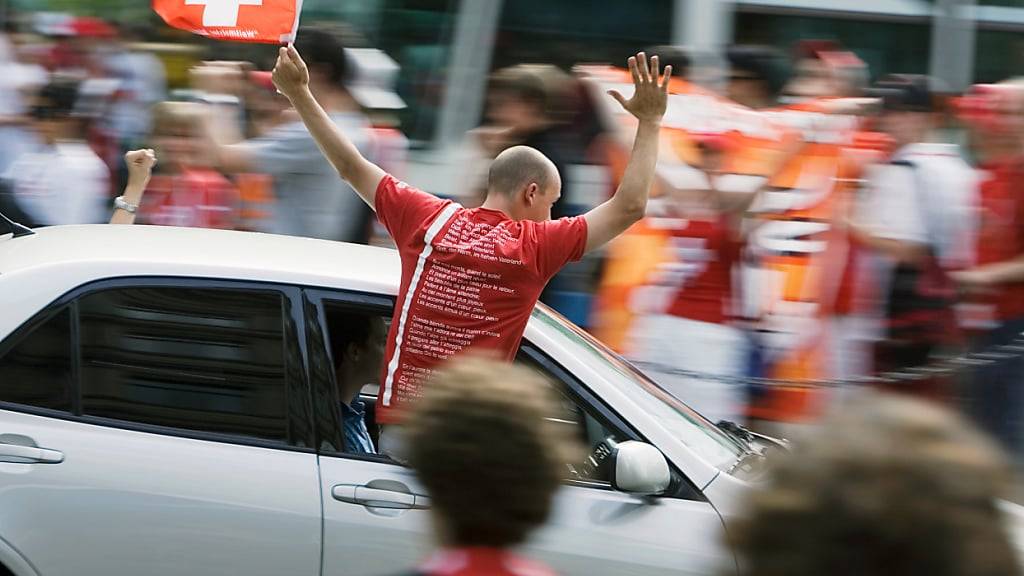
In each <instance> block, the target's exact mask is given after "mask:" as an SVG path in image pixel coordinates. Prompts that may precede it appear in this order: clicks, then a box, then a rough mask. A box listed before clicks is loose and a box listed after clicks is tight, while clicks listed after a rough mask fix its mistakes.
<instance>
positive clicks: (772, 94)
mask: <svg viewBox="0 0 1024 576" xmlns="http://www.w3.org/2000/svg"><path fill="white" fill-rule="evenodd" d="M725 57H726V60H728V62H729V77H728V82H727V83H726V87H725V96H726V97H727V98H729V99H730V100H732V101H733V102H736V103H738V104H742V105H743V106H746V107H748V108H752V109H754V110H761V109H764V108H772V107H774V106H776V105H777V104H778V97H779V93H780V92H781V90H782V88H783V83H784V82H785V76H784V72H783V70H782V55H781V54H779V52H778V51H777V50H775V49H774V48H770V47H767V46H742V45H740V46H731V47H729V48H728V49H727V50H726V52H725Z"/></svg>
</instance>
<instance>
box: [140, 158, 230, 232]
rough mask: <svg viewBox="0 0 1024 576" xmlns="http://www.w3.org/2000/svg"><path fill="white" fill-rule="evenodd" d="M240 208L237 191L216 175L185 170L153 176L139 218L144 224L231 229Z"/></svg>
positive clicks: (210, 171)
mask: <svg viewBox="0 0 1024 576" xmlns="http://www.w3.org/2000/svg"><path fill="white" fill-rule="evenodd" d="M240 205H241V201H240V198H239V194H238V190H237V189H236V188H235V187H234V185H232V184H231V182H230V181H229V180H228V179H227V178H225V177H224V176H223V175H221V174H220V173H219V172H217V171H215V170H210V169H207V168H188V169H185V170H182V171H181V172H180V173H178V174H173V175H156V176H153V178H152V179H151V180H150V182H149V186H148V187H147V188H146V195H145V197H144V199H143V201H142V206H140V207H139V216H140V220H141V221H142V222H145V223H146V224H156V225H159V226H188V227H192V228H222V229H228V230H230V229H234V228H236V227H237V225H238V223H239V216H240V212H239V210H240Z"/></svg>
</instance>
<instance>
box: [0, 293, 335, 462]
mask: <svg viewBox="0 0 1024 576" xmlns="http://www.w3.org/2000/svg"><path fill="white" fill-rule="evenodd" d="M126 288H172V289H173V288H192V289H209V290H217V289H220V290H261V291H271V292H277V293H279V294H280V295H281V297H282V305H283V306H284V310H283V312H284V316H283V317H282V322H283V326H282V328H283V331H284V345H285V347H286V349H285V359H286V364H285V387H286V390H285V394H286V396H287V398H288V399H289V404H290V405H293V406H298V407H299V408H298V409H294V408H293V409H290V410H286V412H285V425H286V433H287V436H288V439H287V440H285V441H277V440H267V439H262V438H254V437H247V436H241V435H232V434H223V433H218V432H204V431H198V430H189V429H186V428H175V427H171V426H161V425H157V424H146V423H143V422H134V421H131V420H121V419H117V418H109V417H104V416H90V415H87V414H83V413H82V383H81V361H82V356H81V342H80V330H79V322H80V319H79V313H78V300H79V299H80V298H83V297H85V296H88V295H90V294H93V293H97V292H103V291H108V290H114V289H126ZM301 291H302V288H300V287H299V286H294V285H288V284H281V283H276V282H261V281H251V280H233V279H219V278H198V277H193V276H122V277H117V278H104V279H99V280H93V281H90V282H87V283H85V284H82V285H79V286H77V287H75V288H72V289H71V290H69V291H67V292H65V293H64V294H62V295H61V296H60V297H58V298H57V299H55V300H54V301H52V302H50V303H49V304H47V305H46V306H45V307H44V308H42V309H41V310H39V311H38V312H36V313H35V314H34V315H33V316H32V317H31V318H29V319H28V320H27V321H26V322H24V323H23V324H22V325H21V326H19V327H17V328H15V329H14V330H13V331H12V332H11V333H10V334H8V335H7V337H6V338H4V340H3V341H2V342H0V357H3V356H4V355H6V354H7V353H8V352H9V351H10V350H11V349H12V348H13V347H15V346H17V345H18V344H19V343H21V342H22V341H23V340H24V338H25V337H26V336H27V335H29V334H31V333H32V332H34V331H35V329H36V328H38V327H39V326H41V325H42V324H43V323H45V322H47V321H49V320H50V319H51V318H53V317H54V316H55V315H56V314H59V313H60V312H61V311H62V310H64V309H65V308H66V307H68V308H70V309H71V318H72V319H71V329H70V333H69V334H68V338H69V339H70V340H71V350H72V359H71V362H72V367H71V382H70V386H71V390H70V392H71V411H70V412H67V411H63V410H52V409H48V408H39V407H36V406H30V405H26V404H18V403H15V402H5V401H0V411H4V410H5V411H11V412H19V413H24V414H32V415H36V416H44V417H48V418H55V419H59V420H65V421H69V422H76V423H81V424H90V425H94V426H103V427H106V428H115V429H120V430H127V431H132V432H142V433H148V434H159V435H162V436H173V437H178V438H187V439H191V440H202V441H210V442H219V443H223V444H236V445H241V446H252V447H259V448H273V449H278V450H289V451H294V452H304V453H316V444H315V443H314V433H313V432H314V431H313V425H312V421H311V420H312V418H311V414H312V406H313V404H312V394H311V391H310V384H309V377H308V373H307V366H308V361H307V358H308V345H307V342H306V337H305V330H304V326H305V321H304V317H303V311H302V294H301ZM292 343H294V346H295V349H294V350H293V349H292ZM293 356H294V357H293ZM292 362H294V364H295V365H294V366H292V365H291V364H292ZM292 401H294V402H295V403H294V404H292ZM297 412H298V414H297Z"/></svg>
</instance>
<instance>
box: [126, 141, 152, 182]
mask: <svg viewBox="0 0 1024 576" xmlns="http://www.w3.org/2000/svg"><path fill="white" fill-rule="evenodd" d="M124 162H125V164H127V165H128V182H129V184H135V185H138V186H140V187H141V188H145V187H146V184H148V183H149V177H150V176H151V175H152V174H153V166H155V165H156V153H155V152H153V150H152V149H150V148H144V149H142V150H132V151H130V152H128V153H127V154H125V155H124Z"/></svg>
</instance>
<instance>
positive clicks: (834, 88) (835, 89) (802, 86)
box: [782, 40, 868, 104]
mask: <svg viewBox="0 0 1024 576" xmlns="http://www.w3.org/2000/svg"><path fill="white" fill-rule="evenodd" d="M794 54H795V64H794V66H793V75H792V78H791V79H790V80H789V82H788V83H787V84H786V85H785V87H784V88H783V90H782V94H783V97H782V100H783V102H785V103H787V104H798V103H801V102H807V101H810V100H818V99H825V98H844V97H851V96H857V95H859V94H860V93H861V92H862V91H863V89H864V88H865V87H866V86H867V82H868V70H867V67H866V66H865V65H864V63H863V62H862V61H861V60H860V59H859V58H857V56H856V55H855V54H853V53H852V52H850V51H848V50H846V49H844V48H843V47H842V46H841V45H840V44H839V43H838V42H834V41H832V40H804V41H802V42H800V43H798V44H797V45H796V47H795V49H794Z"/></svg>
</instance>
